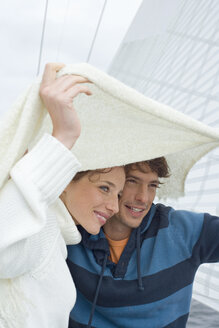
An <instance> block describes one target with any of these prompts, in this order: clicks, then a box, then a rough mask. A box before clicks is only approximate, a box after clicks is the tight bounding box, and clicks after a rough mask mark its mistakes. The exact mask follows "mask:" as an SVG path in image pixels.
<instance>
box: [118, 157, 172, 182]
mask: <svg viewBox="0 0 219 328" xmlns="http://www.w3.org/2000/svg"><path fill="white" fill-rule="evenodd" d="M147 166H149V167H150V169H151V171H152V172H155V173H157V175H158V177H159V178H168V177H169V176H170V168H169V166H168V164H167V161H166V158H165V157H157V158H154V159H150V160H147V161H142V162H136V163H131V164H128V165H126V166H125V171H126V174H128V173H129V171H130V170H139V171H140V172H143V173H146V172H147Z"/></svg>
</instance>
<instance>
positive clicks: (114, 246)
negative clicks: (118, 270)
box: [105, 233, 129, 264]
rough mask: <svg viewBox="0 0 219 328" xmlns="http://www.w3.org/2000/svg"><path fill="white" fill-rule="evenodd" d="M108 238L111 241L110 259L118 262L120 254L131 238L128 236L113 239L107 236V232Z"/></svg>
mask: <svg viewBox="0 0 219 328" xmlns="http://www.w3.org/2000/svg"><path fill="white" fill-rule="evenodd" d="M105 236H106V239H107V240H108V242H109V249H110V260H111V261H112V262H113V263H116V264H117V263H118V262H119V259H120V256H121V254H122V252H123V250H124V248H125V246H126V244H127V242H128V240H129V237H128V238H125V239H122V240H112V239H110V238H109V236H107V234H106V233H105Z"/></svg>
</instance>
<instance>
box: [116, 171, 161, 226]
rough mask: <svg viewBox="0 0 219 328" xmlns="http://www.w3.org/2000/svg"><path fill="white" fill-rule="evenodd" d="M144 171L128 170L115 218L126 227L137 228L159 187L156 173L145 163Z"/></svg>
mask: <svg viewBox="0 0 219 328" xmlns="http://www.w3.org/2000/svg"><path fill="white" fill-rule="evenodd" d="M144 168H145V172H141V171H139V170H137V169H133V170H130V171H129V173H128V175H127V177H126V183H125V187H124V189H123V193H122V197H121V200H120V203H119V213H118V214H116V219H117V220H118V221H120V223H121V224H122V225H124V226H126V227H128V228H137V227H138V226H139V225H140V224H141V222H142V220H143V218H144V216H145V215H146V214H147V213H148V212H149V210H150V208H151V205H152V203H153V201H154V198H155V196H156V190H157V188H158V187H159V184H160V183H159V180H158V175H157V173H155V172H152V171H151V169H150V167H149V166H146V165H145V167H144Z"/></svg>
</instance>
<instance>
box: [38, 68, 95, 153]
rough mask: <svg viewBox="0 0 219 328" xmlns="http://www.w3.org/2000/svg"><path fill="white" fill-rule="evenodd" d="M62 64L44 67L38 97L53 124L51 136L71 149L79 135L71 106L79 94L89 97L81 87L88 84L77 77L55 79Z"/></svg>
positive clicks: (87, 90) (77, 121)
mask: <svg viewBox="0 0 219 328" xmlns="http://www.w3.org/2000/svg"><path fill="white" fill-rule="evenodd" d="M64 66H65V65H64V64H57V63H49V64H47V65H46V66H45V69H44V73H43V78H42V82H41V86H40V97H41V99H42V101H43V103H44V105H45V107H46V108H47V110H48V112H49V115H50V117H51V120H52V124H53V133H52V135H53V136H54V137H55V138H57V139H58V140H59V141H60V142H62V143H63V144H64V145H65V146H66V147H67V148H69V149H71V148H72V147H73V145H74V144H75V142H76V140H77V139H78V137H79V136H80V133H81V125H80V121H79V118H78V116H77V112H76V110H75V108H74V106H73V99H74V97H76V96H77V95H78V94H79V93H85V94H86V95H91V92H90V90H89V89H88V88H87V87H86V86H85V85H83V83H86V82H89V81H88V80H87V79H86V78H84V77H81V76H78V75H64V76H61V77H59V78H57V79H56V73H57V72H58V71H59V70H60V69H61V68H63V67H64Z"/></svg>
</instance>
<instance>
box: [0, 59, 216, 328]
mask: <svg viewBox="0 0 219 328" xmlns="http://www.w3.org/2000/svg"><path fill="white" fill-rule="evenodd" d="M61 68H62V65H58V64H57V65H56V64H49V65H47V66H46V68H45V71H44V75H43V80H42V83H41V88H40V95H41V98H42V100H43V102H44V104H45V107H46V108H47V110H48V112H49V115H50V117H51V120H52V124H53V133H52V136H50V135H44V136H43V138H42V139H41V140H40V141H39V142H38V143H37V144H36V146H35V147H34V148H33V149H32V150H31V151H30V152H28V153H27V154H26V155H25V156H24V157H23V158H22V159H21V160H19V161H18V162H17V164H16V165H15V166H14V167H13V169H12V170H11V172H10V175H11V179H9V180H8V182H7V183H6V184H5V186H4V187H3V188H2V190H1V194H0V206H1V209H0V211H1V239H0V279H1V288H0V327H17V328H18V327H22V328H25V327H31V328H35V327H43V328H44V327H45V328H46V327H53V328H62V327H63V328H65V327H68V324H69V327H87V326H88V327H89V326H90V327H97V328H100V327H101V328H102V327H103V328H105V327H151V328H152V327H154V328H156V327H157V328H161V327H184V326H185V324H186V320H187V317H188V312H189V304H190V299H191V292H192V283H193V279H194V275H195V272H196V270H197V268H198V266H199V265H200V264H201V263H204V262H213V261H214V262H215V261H218V260H219V243H218V233H219V220H218V218H216V217H212V216H209V215H202V214H194V213H190V212H185V211H174V210H173V209H172V208H169V207H165V206H163V205H154V204H153V200H154V197H155V195H156V189H157V188H158V187H159V184H160V181H159V178H160V177H168V175H169V172H168V165H167V163H166V160H165V159H164V158H158V159H154V160H150V161H146V162H142V163H136V164H130V165H126V166H124V167H113V168H103V169H98V170H89V171H86V172H79V173H77V172H78V170H79V169H80V163H79V162H78V160H77V159H76V158H75V156H74V155H73V154H72V153H71V152H70V151H69V150H70V149H72V148H73V152H74V144H75V143H76V141H77V140H78V138H79V139H80V133H81V127H80V120H79V119H78V117H77V113H76V111H75V109H74V107H73V106H72V100H73V99H74V97H76V96H77V95H78V94H79V93H84V94H86V95H88V96H89V95H90V91H89V89H88V88H87V86H85V85H84V83H86V82H88V81H87V79H85V78H82V77H80V76H71V75H70V76H62V77H60V78H58V79H56V73H57V71H59V70H60V69H61ZM82 130H83V126H82ZM123 188H124V189H123ZM118 200H119V202H118ZM118 212H119V213H118ZM111 217H112V218H111ZM110 218H111V219H110ZM103 225H104V227H103V228H102V226H103ZM80 241H81V242H80ZM79 243H80V244H79ZM75 244H77V245H75ZM66 245H74V246H68V260H67V265H68V266H67V265H66V262H65V259H66V257H67V249H66ZM72 277H73V280H72ZM73 281H74V283H73ZM75 286H76V289H77V300H76V290H75ZM75 302H76V303H75ZM72 308H73V310H72ZM71 310H72V312H71ZM70 312H71V318H70V322H69V314H70ZM88 322H89V323H88Z"/></svg>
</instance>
